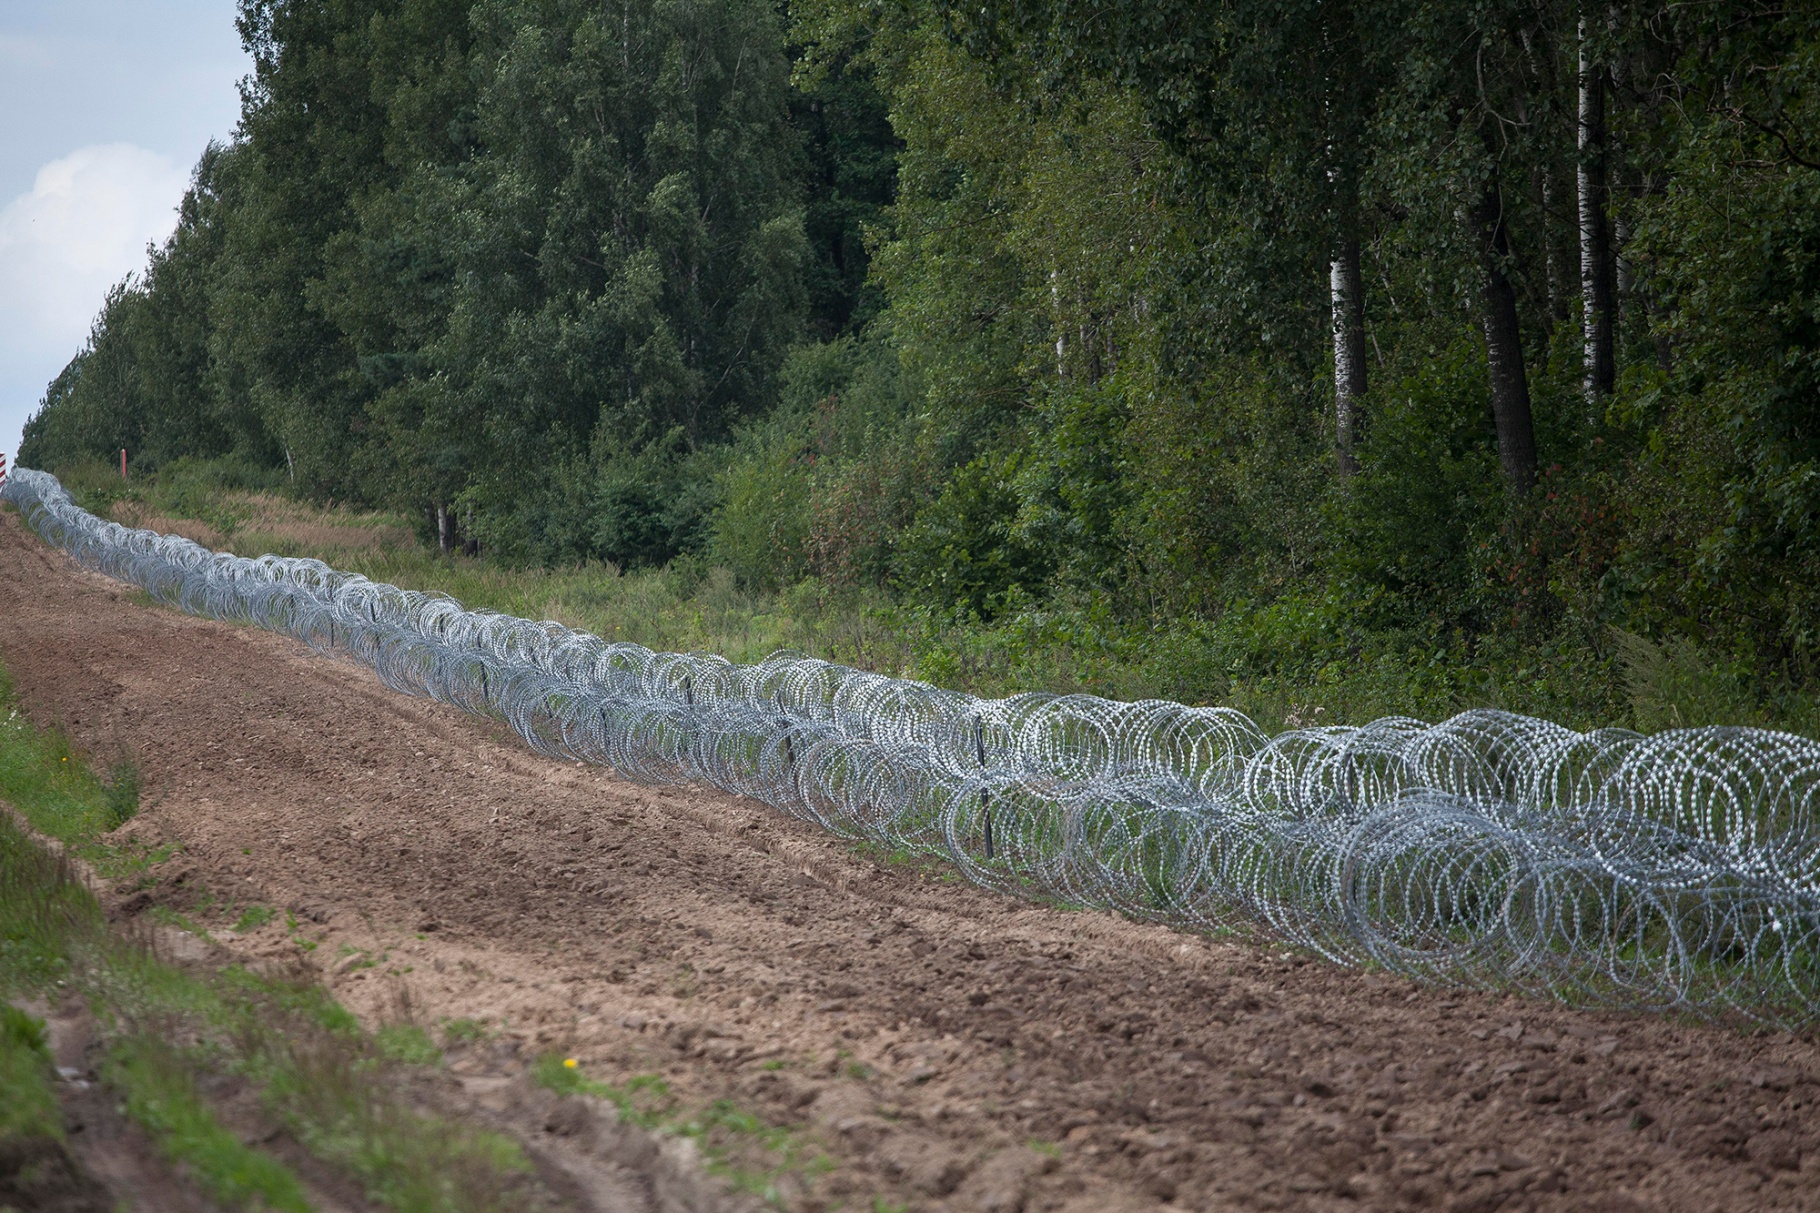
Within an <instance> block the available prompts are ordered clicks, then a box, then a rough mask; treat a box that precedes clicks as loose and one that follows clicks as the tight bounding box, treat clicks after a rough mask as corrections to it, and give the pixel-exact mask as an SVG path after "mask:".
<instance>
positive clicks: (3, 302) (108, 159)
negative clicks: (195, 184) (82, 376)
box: [0, 143, 189, 365]
mask: <svg viewBox="0 0 1820 1213" xmlns="http://www.w3.org/2000/svg"><path fill="white" fill-rule="evenodd" d="M188 182H189V176H188V174H187V173H186V172H185V171H184V169H183V168H182V167H180V166H179V165H178V164H177V163H176V161H174V160H172V159H171V158H170V157H169V156H161V155H159V154H158V153H157V152H150V151H147V150H146V149H144V148H142V147H135V146H134V145H132V144H130V143H109V144H102V145H99V146H95V147H85V148H81V149H79V150H77V151H74V152H71V153H70V154H69V155H67V156H65V157H63V158H62V159H60V160H53V161H52V162H51V163H49V164H47V165H45V166H44V167H43V168H41V169H39V170H38V177H37V180H36V181H35V182H34V183H33V185H32V189H31V192H30V193H27V194H21V195H20V196H19V197H17V198H15V199H14V200H13V201H12V202H11V203H10V204H9V205H8V206H7V207H6V209H5V210H3V211H0V331H3V332H5V334H6V337H5V340H6V343H7V344H8V345H12V346H14V347H15V348H28V349H29V348H33V347H37V348H38V349H45V350H47V352H48V350H55V351H56V352H57V353H58V354H60V355H61V357H62V358H64V359H67V358H68V357H69V356H70V355H71V354H73V353H75V352H76V348H77V347H78V346H79V345H80V344H81V343H82V340H83V338H84V337H86V336H87V334H88V329H89V322H90V321H91V320H93V319H94V316H95V313H96V312H97V311H98V310H99V309H100V307H101V301H102V299H103V298H104V297H105V296H106V294H107V290H108V288H109V287H111V286H113V285H114V284H115V283H116V282H119V281H120V280H121V279H122V278H124V277H126V275H127V274H129V273H131V272H133V271H134V270H138V269H142V268H144V266H145V246H146V244H147V242H148V241H160V242H161V241H163V240H164V238H165V237H167V236H169V235H170V233H171V231H172V230H173V229H174V228H175V227H176V225H177V213H176V207H177V204H178V202H180V201H181V200H182V198H183V191H184V188H185V186H186V185H187V184H188ZM59 365H61V363H60V362H59Z"/></svg>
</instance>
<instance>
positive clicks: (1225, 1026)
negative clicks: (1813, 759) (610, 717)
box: [0, 512, 1820, 1213]
mask: <svg viewBox="0 0 1820 1213" xmlns="http://www.w3.org/2000/svg"><path fill="white" fill-rule="evenodd" d="M0 660H4V662H5V664H6V666H7V667H8V668H9V669H10V670H11V671H12V672H13V675H14V677H15V680H16V683H17V688H18V691H19V694H20V696H21V698H22V699H23V700H24V702H25V703H26V704H28V705H29V709H30V710H31V711H32V712H33V713H34V714H35V715H36V716H37V717H38V718H39V719H40V720H41V721H43V722H46V723H49V722H56V723H59V724H61V725H63V726H64V727H65V728H67V729H68V730H69V731H70V732H71V733H72V734H73V735H74V736H75V737H76V738H77V739H78V740H79V741H80V742H81V743H82V744H84V745H85V746H86V747H88V748H89V749H90V750H91V751H93V752H94V753H96V754H98V755H100V756H101V757H103V758H104V759H105V758H106V757H107V756H108V755H109V754H110V753H112V752H114V751H116V750H125V751H130V752H131V753H132V754H133V755H134V756H136V758H137V759H138V761H139V762H140V763H141V764H142V766H143V769H144V773H145V777H146V783H147V794H146V808H145V810H144V811H143V812H142V814H141V817H140V819H139V820H138V821H136V822H135V823H132V824H131V825H129V826H128V827H127V829H129V830H132V831H136V832H138V833H140V834H141V835H144V836H148V837H158V836H163V837H168V838H173V839H178V840H181V841H182V843H183V848H184V849H183V851H182V853H181V854H180V855H179V856H178V857H177V858H175V859H173V860H172V861H170V862H169V863H167V864H165V865H164V867H163V868H162V869H161V873H162V885H161V887H160V889H159V890H156V891H154V894H153V895H154V896H157V897H160V898H165V899H188V904H215V905H220V904H223V903H227V902H232V903H235V904H237V905H240V906H247V905H266V906H272V907H278V908H280V909H281V910H285V911H288V913H281V914H280V915H279V916H278V917H277V918H275V919H274V920H273V921H272V922H270V923H269V924H267V925H265V926H263V927H261V928H259V929H257V930H253V931H250V932H248V933H246V934H245V935H241V936H234V935H233V934H232V933H231V932H230V933H228V938H229V942H230V946H232V947H234V948H235V949H236V950H239V951H241V952H243V953H245V954H250V955H261V956H286V955H295V954H296V952H297V950H298V948H299V943H298V942H297V940H298V939H299V938H308V939H309V940H311V941H316V940H320V941H321V942H320V943H319V944H318V945H317V947H316V949H315V951H314V952H313V953H312V956H314V957H315V958H318V959H320V960H321V961H322V963H323V966H324V968H325V970H326V973H327V976H326V980H327V981H328V982H329V983H330V984H331V985H332V987H333V989H334V991H335V993H336V995H337V997H339V998H341V999H342V1000H343V1001H345V1002H346V1003H347V1004H348V1005H349V1006H351V1007H353V1008H354V1009H355V1010H357V1011H359V1012H361V1013H362V1014H365V1015H368V1016H375V1017H377V1016H381V1015H383V1014H384V1013H385V1010H386V1008H387V1006H388V1005H390V1004H392V1003H394V1002H395V1001H396V1000H397V998H398V991H399V990H400V989H401V988H402V989H406V990H408V992H409V997H410V999H411V1001H412V1003H413V1004H414V1006H415V1008H416V1011H417V1013H418V1014H420V1015H422V1016H424V1017H425V1018H426V1019H429V1020H441V1019H445V1018H449V1019H454V1018H476V1019H482V1020H485V1021H487V1022H488V1023H490V1024H492V1025H495V1027H496V1028H497V1029H498V1030H499V1031H500V1032H501V1033H502V1036H501V1040H502V1041H503V1042H504V1045H505V1046H506V1047H505V1048H504V1049H503V1050H501V1049H494V1050H492V1051H491V1052H489V1053H487V1054H486V1057H487V1058H488V1059H489V1060H486V1061H485V1063H484V1065H485V1066H491V1067H493V1068H494V1069H493V1070H492V1071H490V1072H493V1073H498V1072H499V1071H498V1067H500V1066H502V1065H503V1066H507V1067H508V1068H509V1066H510V1065H512V1064H521V1063H514V1062H512V1061H511V1058H512V1057H513V1056H516V1057H518V1058H520V1059H524V1060H528V1059H530V1058H531V1057H533V1056H535V1055H537V1054H539V1053H542V1052H546V1051H549V1050H555V1049H561V1050H564V1051H565V1052H567V1053H570V1054H572V1055H575V1056H577V1057H579V1058H580V1059H581V1060H582V1062H583V1064H584V1067H585V1068H586V1070H587V1071H588V1072H589V1073H592V1074H594V1075H597V1076H599V1077H600V1078H602V1079H604V1080H607V1081H614V1082H618V1081H623V1080H625V1079H627V1078H629V1077H631V1076H634V1075H639V1074H661V1075H663V1076H664V1077H665V1078H666V1079H667V1080H668V1081H669V1082H670V1083H671V1085H672V1086H673V1087H674V1088H675V1089H676V1090H677V1091H679V1092H681V1093H683V1094H684V1095H685V1096H686V1097H687V1098H689V1099H691V1100H697V1101H707V1100H709V1099H713V1098H723V1097H724V1098H726V1099H730V1100H733V1101H735V1102H736V1103H738V1104H739V1105H740V1106H742V1107H745V1108H750V1109H753V1110H755V1111H758V1112H760V1113H762V1114H763V1115H765V1116H766V1117H768V1118H769V1119H771V1120H773V1121H774V1122H780V1123H786V1122H788V1123H799V1124H802V1125H805V1126H807V1128H806V1130H805V1131H806V1132H807V1133H808V1134H810V1135H811V1136H812V1137H813V1138H814V1139H816V1140H817V1141H819V1142H820V1143H822V1145H823V1147H824V1148H826V1149H827V1150H828V1151H829V1153H830V1155H831V1156H832V1157H833V1158H834V1160H835V1161H836V1163H837V1164H838V1165H837V1167H836V1169H835V1170H834V1171H832V1172H830V1173H828V1174H826V1175H822V1176H820V1177H819V1178H816V1179H814V1180H813V1181H812V1182H811V1183H810V1185H809V1186H808V1188H807V1190H797V1191H795V1192H792V1193H789V1200H790V1203H791V1204H792V1205H793V1206H794V1207H797V1208H804V1209H832V1208H835V1207H845V1208H848V1209H866V1208H872V1207H874V1205H873V1202H874V1200H875V1198H877V1199H878V1201H879V1202H880V1203H879V1204H878V1206H877V1207H880V1208H883V1207H889V1206H904V1205H907V1206H908V1207H910V1208H915V1209H952V1210H956V1211H959V1210H1000V1211H1010V1210H1018V1209H1027V1210H1050V1209H1068V1210H1076V1211H1080V1213H1085V1211H1087V1210H1107V1211H1116V1210H1127V1209H1153V1208H1159V1207H1162V1208H1182V1209H1246V1210H1253V1209H1309V1210H1315V1209H1358V1208H1369V1209H1392V1208H1404V1207H1432V1208H1444V1209H1459V1210H1485V1211H1490V1210H1494V1209H1571V1210H1610V1211H1614V1213H1615V1211H1618V1210H1631V1209H1660V1210H1671V1209H1676V1210H1678V1209H1687V1210H1696V1209H1698V1210H1709V1209H1779V1208H1788V1209H1795V1208H1816V1209H1820V1115H1817V1113H1816V1104H1820V1081H1817V1080H1820V1045H1817V1043H1816V1040H1815V1038H1814V1036H1813V1035H1812V1034H1809V1035H1808V1036H1806V1037H1795V1036H1790V1035H1788V1034H1786V1033H1778V1034H1769V1035H1753V1034H1748V1033H1744V1032H1740V1031H1735V1030H1729V1029H1725V1028H1718V1027H1690V1026H1683V1025H1678V1024H1674V1023H1670V1022H1666V1021H1664V1020H1661V1019H1658V1018H1651V1017H1644V1016H1628V1015H1620V1014H1587V1013H1580V1012H1574V1011H1570V1010H1565V1009H1562V1008H1559V1007H1555V1006H1552V1005H1545V1004H1539V1003H1536V1002H1529V1001H1521V1000H1517V999H1513V998H1501V997H1495V996H1484V995H1477V994H1459V993H1449V992H1444V991H1434V990H1426V989H1420V988H1416V987H1413V986H1410V985H1408V984H1406V983H1403V982H1399V981H1394V980H1387V979H1384V978H1381V977H1376V976H1372V975H1369V974H1365V973H1360V972H1351V971H1342V970H1338V969H1335V968H1332V967H1329V966H1327V965H1324V964H1321V963H1316V962H1312V961H1307V960H1304V959H1303V958H1301V957H1295V956H1290V955H1288V954H1286V953H1283V952H1282V951H1281V950H1280V949H1276V948H1271V947H1267V946H1264V945H1260V944H1250V943H1232V942H1220V941H1213V940H1207V939H1202V938H1198V937H1192V936H1185V935H1180V934H1176V933H1172V932H1170V931H1167V930H1163V929H1160V928H1154V927H1148V926H1141V925H1136V924H1133V923H1128V922H1125V921H1122V920H1119V919H1116V918H1113V917H1110V916H1107V915H1101V914H1089V913H1070V912H1066V911H1059V910H1054V909H1048V908H1041V907H1033V906H1028V905H1024V904H1020V903H1018V902H1014V901H1010V900H1006V899H1002V898H999V897H996V896H991V895H988V894H985V893H982V892H979V891H977V890H974V889H972V888H970V887H968V886H965V885H962V884H958V883H955V882H953V881H952V880H949V879H944V878H942V877H941V876H940V875H939V874H932V873H929V872H917V871H913V870H909V869H906V868H904V867H901V866H881V865H880V864H878V863H875V862H873V861H872V860H870V859H868V858H867V857H865V856H863V855H861V854H859V853H858V852H857V851H856V850H855V849H853V848H851V847H850V846H848V845H846V844H843V843H841V842H838V841H835V840H833V839H830V838H829V837H827V836H825V835H822V834H819V833H816V832H815V831H813V830H811V829H809V828H808V827H804V826H800V825H798V824H796V823H793V822H791V821H789V820H787V819H784V818H782V817H781V816H780V815H778V814H776V813H775V812H773V811H772V810H769V809H767V808H766V807H764V806H762V805H760V804H757V803H754V802H750V801H741V800H739V799H735V798H730V797H727V796H724V795H721V794H719V793H716V792H712V791H708V790H691V789H651V788H645V787H641V786H638V785H635V784H631V783H628V782H625V781H623V780H620V779H618V778H616V777H615V776H613V775H612V774H610V773H608V772H605V771H600V770H595V769H589V768H583V767H579V766H575V765H569V764H563V763H559V762H554V761H550V760H546V759H543V758H539V757H536V756H534V755H532V754H530V753H529V752H527V751H525V750H524V749H522V748H521V747H520V746H518V745H517V744H516V742H515V741H514V740H513V739H512V738H511V737H510V735H509V734H507V733H505V732H504V731H503V730H501V729H499V728H497V727H494V726H491V725H489V724H487V723H485V722H479V721H475V720H473V719H470V718H467V717H464V716H461V715H459V714H457V713H455V712H454V711H452V710H448V709H445V708H442V707H440V706H438V705H434V704H426V703H423V702H418V701H413V700H408V699H404V698H402V697H400V696H397V695H395V694H393V693H392V692H390V691H388V690H386V689H384V688H383V687H381V686H380V685H379V684H378V682H377V681H376V680H375V679H374V678H373V677H372V676H371V675H370V674H368V673H366V672H365V671H362V670H359V669H356V668H353V667H349V666H344V665H340V664H337V663H333V662H329V661H325V660H323V659H321V658H318V657H315V656H313V655H311V654H310V653H308V652H307V651H305V650H303V649H301V648H300V647H298V646H296V645H294V644H292V643H291V642H288V641H284V640H281V639H278V638H276V637H273V636H271V635H268V634H264V633H260V632H256V631H253V630H251V629H246V628H236V627H229V626H225V625H220V624H215V623H210V622H205V621H200V620H195V619H190V618H186V617H184V616H181V615H178V614H175V613H173V612H170V611H165V610H160V609H156V608H152V607H148V606H144V605H139V604H138V603H137V602H136V601H135V600H134V598H133V597H132V595H130V593H129V592H127V591H125V590H123V589H121V588H120V587H118V586H116V585H114V584H113V583H110V582H107V581H104V580H103V579H101V578H98V577H95V576H92V575H89V574H86V573H83V572H81V571H79V570H77V569H75V568H74V566H73V565H72V564H71V563H70V562H69V561H68V560H66V559H65V558H64V557H63V556H61V555H60V554H57V553H55V552H53V551H52V550H50V549H48V548H47V547H45V546H44V545H43V544H42V543H41V542H40V541H38V540H37V539H36V538H35V537H34V536H32V535H31V534H30V533H29V532H28V531H27V530H26V529H25V528H24V526H23V525H22V524H21V522H20V520H19V518H18V517H17V515H16V514H12V513H10V512H8V513H5V514H3V515H0ZM147 899H148V898H147V895H146V894H144V893H141V894H139V895H138V896H137V897H134V898H130V899H117V901H118V904H117V908H118V909H119V911H120V912H122V913H131V912H133V911H135V910H136V909H139V908H141V907H142V906H143V905H144V904H145V903H146V901H147ZM209 899H213V900H212V901H210V900H209ZM292 919H294V920H295V922H296V927H295V928H294V929H293V928H292V926H291V925H290V920H292ZM502 1058H503V1059H504V1060H501V1059H502ZM463 1065H469V1066H470V1068H472V1069H473V1071H474V1073H475V1074H476V1076H477V1077H476V1079H475V1082H476V1089H484V1082H483V1081H482V1079H481V1077H479V1075H480V1073H481V1070H482V1068H484V1067H483V1063H482V1061H481V1060H480V1053H479V1051H477V1052H476V1057H475V1059H473V1060H472V1061H471V1062H458V1064H457V1069H458V1070H459V1069H461V1068H462V1067H463ZM494 1081H497V1080H496V1079H495V1080H494ZM556 1128H557V1129H558V1130H560V1128H561V1126H560V1125H557V1126H556Z"/></svg>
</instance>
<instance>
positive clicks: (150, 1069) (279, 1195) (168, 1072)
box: [102, 1036, 310, 1213]
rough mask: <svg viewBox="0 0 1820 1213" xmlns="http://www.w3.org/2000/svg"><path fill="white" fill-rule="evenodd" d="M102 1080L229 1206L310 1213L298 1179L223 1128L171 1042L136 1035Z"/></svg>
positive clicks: (109, 1061) (105, 1070)
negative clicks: (197, 1089) (112, 1087)
mask: <svg viewBox="0 0 1820 1213" xmlns="http://www.w3.org/2000/svg"><path fill="white" fill-rule="evenodd" d="M102 1077H103V1078H104V1079H105V1080H106V1081H107V1082H108V1083H109V1084H110V1085H112V1086H114V1087H117V1088H118V1089H119V1090H120V1091H121V1093H122V1094H123V1096H124V1097H125V1106H126V1112H127V1115H129V1116H131V1117H132V1118H133V1119H134V1120H136V1121H138V1122H139V1123H140V1124H142V1125H144V1126H145V1127H146V1129H148V1130H149V1131H150V1132H151V1134H152V1136H153V1139H154V1140H156V1141H157V1143H158V1146H159V1148H160V1149H161V1150H162V1151H163V1152H164V1154H165V1156H166V1157H168V1158H169V1159H170V1160H171V1161H172V1162H176V1163H180V1164H182V1165H183V1166H184V1167H185V1168H186V1169H187V1170H188V1171H189V1173H190V1174H191V1175H193V1176H195V1178H196V1181H197V1183H198V1184H199V1185H200V1186H201V1187H202V1188H203V1190H204V1191H206V1192H208V1193H209V1194H210V1195H211V1196H213V1197H214V1198H215V1199H216V1200H218V1201H220V1202H221V1203H222V1204H224V1205H227V1206H228V1207H230V1208H235V1209H273V1210H284V1211H285V1213H308V1210H309V1208H310V1205H309V1202H308V1200H307V1199H306V1198H305V1196H304V1192H303V1186H302V1184H300V1183H299V1182H298V1180H297V1177H296V1176H295V1175H293V1174H292V1173H291V1172H290V1170H289V1169H288V1168H286V1167H285V1166H284V1164H283V1163H280V1162H279V1161H277V1160H276V1159H274V1158H272V1157H270V1156H269V1155H265V1154H261V1153H259V1152H258V1151H256V1150H254V1149H253V1148H251V1147H250V1146H247V1145H244V1144H242V1143H241V1141H240V1139H239V1138H237V1137H235V1136H234V1135H233V1134H232V1133H230V1132H229V1131H228V1130H227V1129H225V1128H224V1127H222V1125H221V1123H220V1122H219V1121H217V1120H216V1119H215V1117H214V1115H213V1114H212V1113H211V1112H210V1111H209V1109H208V1107H207V1106H206V1105H205V1104H204V1103H203V1102H202V1098H201V1096H199V1095H198V1094H197V1093H196V1088H195V1083H194V1079H193V1078H192V1076H191V1073H190V1071H189V1069H188V1068H187V1067H186V1066H185V1065H184V1064H183V1062H182V1060H181V1059H180V1058H179V1056H178V1055H177V1052H176V1050H175V1049H174V1048H172V1047H171V1046H170V1045H168V1044H166V1043H164V1042H162V1041H159V1040H155V1039H153V1038H151V1037H146V1036H137V1037H133V1038H131V1039H129V1040H128V1041H126V1042H124V1043H123V1044H121V1045H119V1046H117V1047H116V1048H115V1049H114V1050H113V1051H112V1052H111V1053H110V1054H109V1056H108V1059H107V1063H106V1065H105V1066H104V1067H103V1069H102Z"/></svg>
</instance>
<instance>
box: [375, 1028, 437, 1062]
mask: <svg viewBox="0 0 1820 1213" xmlns="http://www.w3.org/2000/svg"><path fill="white" fill-rule="evenodd" d="M373 1043H374V1044H375V1045H377V1046H378V1048H379V1055H380V1056H381V1057H383V1058H385V1059H386V1060H387V1061H398V1062H403V1063H404V1064H406V1065H411V1066H434V1065H440V1064H442V1050H441V1049H438V1048H437V1047H436V1042H435V1041H433V1040H431V1039H430V1034H429V1033H428V1032H426V1031H424V1030H423V1029H422V1028H420V1027H418V1026H417V1025H416V1024H414V1023H395V1024H387V1025H386V1026H385V1027H383V1028H380V1029H379V1030H378V1031H377V1032H375V1033H373Z"/></svg>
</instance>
